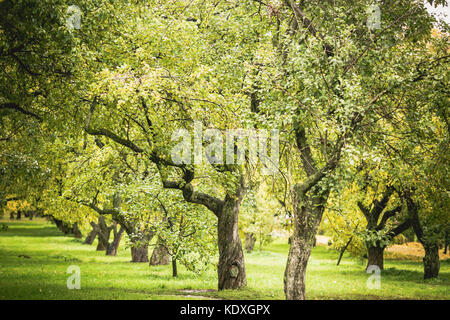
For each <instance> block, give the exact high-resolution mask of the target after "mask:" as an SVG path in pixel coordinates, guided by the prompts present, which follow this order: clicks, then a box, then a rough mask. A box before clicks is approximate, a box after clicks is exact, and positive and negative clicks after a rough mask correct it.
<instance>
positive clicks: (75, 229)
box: [72, 222, 83, 239]
mask: <svg viewBox="0 0 450 320" xmlns="http://www.w3.org/2000/svg"><path fill="white" fill-rule="evenodd" d="M72 230H73V235H74V237H75V238H77V239H81V238H82V237H83V235H82V234H81V231H80V229H79V228H78V222H75V223H74V224H73V226H72Z"/></svg>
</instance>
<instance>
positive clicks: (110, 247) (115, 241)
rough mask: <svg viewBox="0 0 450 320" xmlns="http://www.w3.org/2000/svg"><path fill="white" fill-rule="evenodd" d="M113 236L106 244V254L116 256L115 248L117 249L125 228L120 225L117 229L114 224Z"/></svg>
mask: <svg viewBox="0 0 450 320" xmlns="http://www.w3.org/2000/svg"><path fill="white" fill-rule="evenodd" d="M113 231H114V238H113V241H112V242H111V243H109V244H108V248H107V249H106V255H107V256H116V255H117V250H118V249H119V244H120V240H122V236H123V232H124V231H125V229H124V228H123V227H120V229H119V231H117V226H114V230H113Z"/></svg>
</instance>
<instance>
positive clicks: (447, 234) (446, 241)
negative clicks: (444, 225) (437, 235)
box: [444, 231, 450, 254]
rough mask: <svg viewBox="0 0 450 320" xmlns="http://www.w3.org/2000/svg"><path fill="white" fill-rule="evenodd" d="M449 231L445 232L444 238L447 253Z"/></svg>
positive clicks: (449, 239) (449, 240)
mask: <svg viewBox="0 0 450 320" xmlns="http://www.w3.org/2000/svg"><path fill="white" fill-rule="evenodd" d="M449 235H450V234H449V232H448V231H446V232H445V240H444V254H447V248H448V243H449V242H450V236H449Z"/></svg>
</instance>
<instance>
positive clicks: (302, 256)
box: [284, 186, 328, 300]
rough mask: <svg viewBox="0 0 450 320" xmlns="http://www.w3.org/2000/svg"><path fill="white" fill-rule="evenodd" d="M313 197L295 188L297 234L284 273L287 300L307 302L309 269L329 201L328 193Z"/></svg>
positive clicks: (316, 194)
mask: <svg viewBox="0 0 450 320" xmlns="http://www.w3.org/2000/svg"><path fill="white" fill-rule="evenodd" d="M310 193H311V195H309V196H308V195H306V194H305V193H304V191H302V190H300V189H299V186H296V187H295V188H294V197H293V206H294V210H293V212H294V217H293V218H294V233H293V235H292V240H291V246H290V249H289V255H288V260H287V264H286V270H285V273H284V293H285V295H286V299H287V300H304V299H305V298H306V296H305V279H306V267H307V265H308V259H309V257H310V255H311V251H312V248H313V247H314V242H315V238H316V232H317V228H318V227H319V224H320V221H321V220H322V215H323V211H324V205H325V204H326V201H327V198H328V192H325V194H322V195H320V194H318V193H317V192H314V191H313V190H311V191H310Z"/></svg>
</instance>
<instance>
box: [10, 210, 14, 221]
mask: <svg viewBox="0 0 450 320" xmlns="http://www.w3.org/2000/svg"><path fill="white" fill-rule="evenodd" d="M9 219H10V220H14V212H13V211H11V212H10V213H9Z"/></svg>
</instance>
